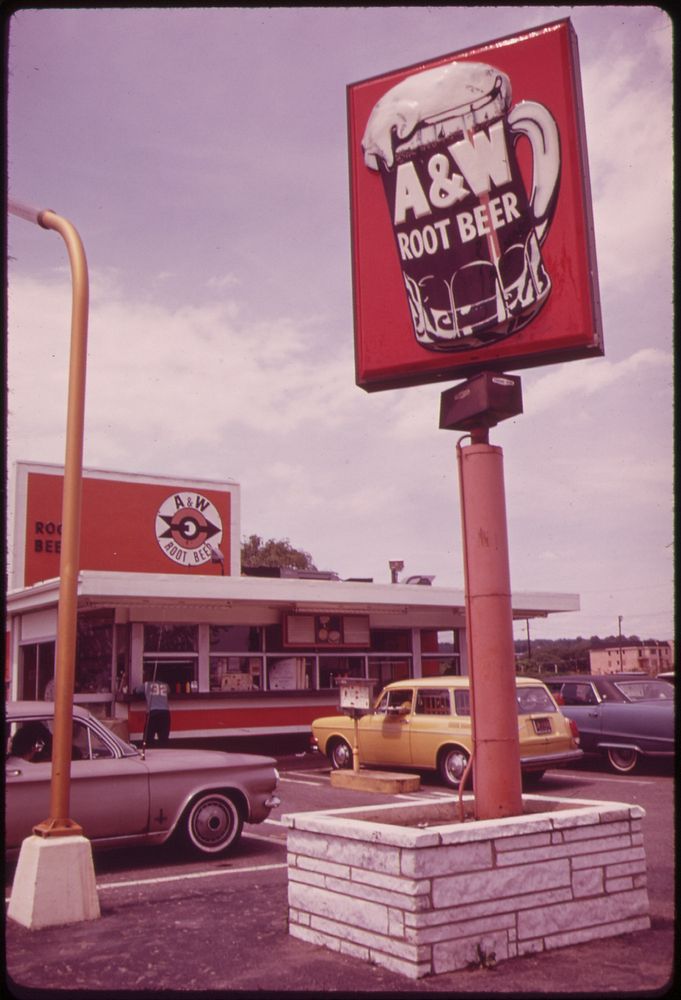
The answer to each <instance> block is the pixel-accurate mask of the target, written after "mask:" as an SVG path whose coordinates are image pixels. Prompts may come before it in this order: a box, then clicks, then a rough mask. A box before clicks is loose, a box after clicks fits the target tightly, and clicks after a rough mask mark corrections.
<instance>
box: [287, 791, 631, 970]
mask: <svg viewBox="0 0 681 1000" xmlns="http://www.w3.org/2000/svg"><path fill="white" fill-rule="evenodd" d="M524 803H525V809H526V810H530V809H531V810H539V811H533V812H529V811H528V812H526V813H525V814H524V815H523V816H519V817H511V818H508V819H501V820H482V821H468V822H466V823H458V822H452V818H453V816H454V811H453V810H454V806H453V804H452V805H449V804H448V805H447V807H446V809H447V810H449V812H450V815H449V822H447V821H446V817H445V814H444V813H443V807H442V806H441V805H438V806H434V807H431V806H428V805H426V804H424V803H423V802H416V803H413V804H409V805H406V806H400V807H395V806H394V805H388V806H378V807H370V808H366V809H352V808H351V809H339V810H332V811H329V812H324V813H299V814H294V815H291V816H286V817H284V819H285V821H286V822H287V824H288V826H289V833H288V884H289V930H290V933H291V934H292V935H294V936H295V937H298V938H301V939H303V940H305V941H309V942H310V943H312V944H317V945H323V946H324V947H327V948H332V949H333V950H335V951H338V952H341V953H344V954H347V955H352V956H354V957H356V958H361V959H363V960H364V961H368V962H375V963H377V964H379V965H382V966H384V967H386V968H388V969H391V970H392V971H395V972H398V973H402V974H403V975H405V976H409V977H410V978H419V977H421V976H426V975H431V974H437V973H443V972H450V971H452V970H455V969H462V968H466V967H468V966H469V965H472V964H480V963H481V962H486V961H492V960H495V961H497V962H498V961H502V960H504V959H508V958H512V957H514V956H517V955H525V954H530V953H536V952H541V951H544V950H546V949H550V948H558V947H562V946H564V945H568V944H575V943H579V942H581V941H588V940H591V939H594V938H603V937H609V936H613V935H616V934H622V933H625V932H628V931H636V930H642V929H645V928H647V927H649V926H650V919H649V915H648V914H649V904H648V894H647V889H646V861H645V851H644V848H643V837H642V832H641V820H642V817H643V815H644V812H643V810H642V809H641V808H640V807H639V806H633V805H627V804H624V803H603V802H586V801H583V800H574V799H562V800H560V799H548V798H547V799H544V798H542V797H541V796H525V797H524ZM429 810H430V812H431V815H430V816H429ZM541 810H546V811H541ZM419 821H420V822H421V823H427V824H428V826H427V827H425V828H423V829H421V828H419V827H418V825H417V823H418V822H419ZM405 822H406V823H407V824H411V825H401V824H402V823H405ZM434 824H438V825H434Z"/></svg>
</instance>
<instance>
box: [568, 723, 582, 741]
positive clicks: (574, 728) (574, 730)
mask: <svg viewBox="0 0 681 1000" xmlns="http://www.w3.org/2000/svg"><path fill="white" fill-rule="evenodd" d="M568 722H569V723H570V732H571V733H572V738H573V740H574V741H575V743H579V727H578V725H577V723H576V722H575V720H574V719H568Z"/></svg>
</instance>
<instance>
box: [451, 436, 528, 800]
mask: <svg viewBox="0 0 681 1000" xmlns="http://www.w3.org/2000/svg"><path fill="white" fill-rule="evenodd" d="M457 458H458V465H459V488H460V496H461V523H462V534H463V551H464V573H465V587H466V634H467V642H468V663H469V671H470V678H471V716H472V724H473V782H474V789H475V818H476V819H497V818H501V817H503V816H518V815H521V814H522V811H523V801H522V781H521V774H520V741H519V736H518V712H517V707H516V691H515V655H514V646H513V611H512V605H511V584H510V571H509V558H508V537H507V529H506V508H505V496H504V480H503V453H502V450H501V448H498V447H495V446H493V445H490V444H489V442H488V430H487V428H486V427H482V428H476V429H474V430H473V431H472V433H471V444H470V445H468V446H467V447H462V446H461V440H459V442H458V443H457Z"/></svg>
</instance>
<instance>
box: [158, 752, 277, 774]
mask: <svg viewBox="0 0 681 1000" xmlns="http://www.w3.org/2000/svg"><path fill="white" fill-rule="evenodd" d="M144 761H145V763H146V765H147V767H148V768H149V769H150V770H151V771H184V770H197V771H198V770H214V769H216V768H230V769H234V770H240V771H248V770H254V769H256V768H263V767H265V768H270V767H276V763H277V762H276V760H275V759H274V758H273V757H263V756H260V755H259V754H252V753H228V752H226V751H223V750H166V749H154V750H149V749H147V751H146V754H145V757H144Z"/></svg>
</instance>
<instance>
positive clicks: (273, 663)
mask: <svg viewBox="0 0 681 1000" xmlns="http://www.w3.org/2000/svg"><path fill="white" fill-rule="evenodd" d="M314 667H315V658H314V656H268V657H267V688H268V690H269V691H294V690H295V691H302V690H307V689H309V688H313V687H314V686H315V683H314Z"/></svg>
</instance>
